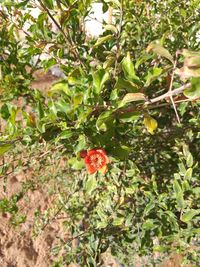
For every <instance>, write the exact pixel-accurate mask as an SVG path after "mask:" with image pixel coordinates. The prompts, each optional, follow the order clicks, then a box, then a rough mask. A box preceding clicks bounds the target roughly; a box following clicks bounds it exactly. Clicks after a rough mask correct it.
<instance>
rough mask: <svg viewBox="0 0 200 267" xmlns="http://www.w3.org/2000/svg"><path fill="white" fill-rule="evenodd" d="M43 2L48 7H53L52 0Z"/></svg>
mask: <svg viewBox="0 0 200 267" xmlns="http://www.w3.org/2000/svg"><path fill="white" fill-rule="evenodd" d="M43 3H44V4H45V5H46V6H47V7H48V8H49V9H53V8H54V5H53V0H43Z"/></svg>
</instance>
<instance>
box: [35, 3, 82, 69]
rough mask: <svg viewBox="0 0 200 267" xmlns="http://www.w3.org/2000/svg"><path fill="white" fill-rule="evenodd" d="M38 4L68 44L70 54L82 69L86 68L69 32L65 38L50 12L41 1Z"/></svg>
mask: <svg viewBox="0 0 200 267" xmlns="http://www.w3.org/2000/svg"><path fill="white" fill-rule="evenodd" d="M38 2H39V3H40V5H41V7H42V8H43V9H44V10H45V11H46V12H47V14H48V16H49V17H50V19H51V20H52V21H53V22H54V23H55V25H56V27H57V28H58V30H59V31H60V32H61V33H62V35H63V37H64V38H65V40H66V42H67V43H68V44H69V46H70V48H71V53H72V54H73V55H74V56H75V57H76V58H77V59H78V61H79V62H80V64H81V65H82V66H83V67H84V68H86V65H85V63H83V62H82V60H81V57H80V55H79V52H78V51H77V50H76V46H75V44H74V43H73V40H72V39H71V36H70V35H69V31H68V36H67V35H66V33H65V32H64V30H63V29H62V27H61V25H60V24H59V23H58V22H57V21H56V19H55V18H54V17H53V15H52V14H51V12H50V11H49V9H48V8H47V7H46V6H45V5H44V4H43V3H42V1H41V0H38Z"/></svg>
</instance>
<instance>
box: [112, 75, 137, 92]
mask: <svg viewBox="0 0 200 267" xmlns="http://www.w3.org/2000/svg"><path fill="white" fill-rule="evenodd" d="M115 89H119V90H122V89H123V90H127V91H128V92H130V93H136V92H138V91H139V86H138V85H137V84H136V83H133V82H131V81H128V80H125V79H122V78H118V79H117V82H116V84H115Z"/></svg>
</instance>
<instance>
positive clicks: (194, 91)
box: [183, 78, 200, 99]
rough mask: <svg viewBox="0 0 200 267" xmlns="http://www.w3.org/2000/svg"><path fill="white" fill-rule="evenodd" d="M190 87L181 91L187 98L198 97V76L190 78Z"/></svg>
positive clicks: (199, 87)
mask: <svg viewBox="0 0 200 267" xmlns="http://www.w3.org/2000/svg"><path fill="white" fill-rule="evenodd" d="M191 84H192V87H191V88H189V89H186V90H185V91H184V92H183V93H184V95H185V96H186V97H188V98H194V99H195V98H199V97H200V78H193V79H192V80H191Z"/></svg>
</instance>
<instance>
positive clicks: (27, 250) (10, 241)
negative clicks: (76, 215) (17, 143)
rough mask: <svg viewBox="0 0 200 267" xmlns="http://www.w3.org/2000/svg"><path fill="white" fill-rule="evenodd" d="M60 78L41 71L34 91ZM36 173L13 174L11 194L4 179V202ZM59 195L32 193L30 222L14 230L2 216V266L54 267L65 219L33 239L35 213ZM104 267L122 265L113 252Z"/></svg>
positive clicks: (170, 264) (169, 266)
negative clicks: (118, 262) (53, 254)
mask: <svg viewBox="0 0 200 267" xmlns="http://www.w3.org/2000/svg"><path fill="white" fill-rule="evenodd" d="M57 80H58V79H57V78H55V77H53V76H52V75H50V74H44V73H43V72H38V73H37V74H36V81H34V82H33V83H32V87H33V88H38V89H41V90H43V91H46V90H48V88H49V87H50V86H51V85H52V83H53V82H55V81H57ZM31 175H32V176H33V178H34V174H33V173H29V174H27V173H20V174H17V175H9V176H8V180H7V191H6V192H4V191H5V190H4V181H3V179H0V199H2V198H4V197H10V196H11V195H13V194H14V193H17V192H19V191H20V189H21V184H22V181H27V179H30V178H31V177H30V176H31ZM54 197H55V196H52V195H50V194H49V193H48V190H47V188H38V189H36V190H34V191H31V190H29V191H28V192H27V193H26V197H25V198H23V199H21V200H20V203H19V204H20V207H21V208H20V212H21V213H22V214H25V215H26V216H27V219H26V221H25V222H24V223H22V224H21V225H20V226H17V227H16V228H14V227H13V226H12V225H10V223H9V220H10V215H9V213H3V214H2V213H0V267H51V266H52V263H53V256H52V253H51V251H52V249H53V248H54V247H55V246H56V245H58V244H59V240H58V237H59V238H62V239H64V240H66V238H67V237H66V233H65V232H64V229H63V226H62V220H63V219H62V217H61V219H59V218H56V220H55V221H52V222H51V223H50V224H49V225H47V226H46V227H45V228H44V230H42V231H41V232H40V234H39V235H38V236H33V229H34V223H35V221H34V216H35V215H34V214H35V211H36V210H39V211H40V212H41V213H43V212H45V211H46V210H47V209H49V208H50V207H51V206H52V203H53V200H54ZM102 257H104V267H117V266H119V265H118V264H117V263H116V261H115V260H114V259H113V258H112V257H111V256H110V253H109V252H108V253H106V254H104V255H102ZM145 262H146V260H144V259H139V258H138V260H137V262H136V263H133V267H134V266H135V267H142V266H144V263H145ZM72 266H76V265H75V264H73V263H72V264H70V267H72ZM160 267H181V257H180V256H179V255H172V256H171V259H170V260H168V261H165V262H164V263H163V264H162V265H160Z"/></svg>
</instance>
